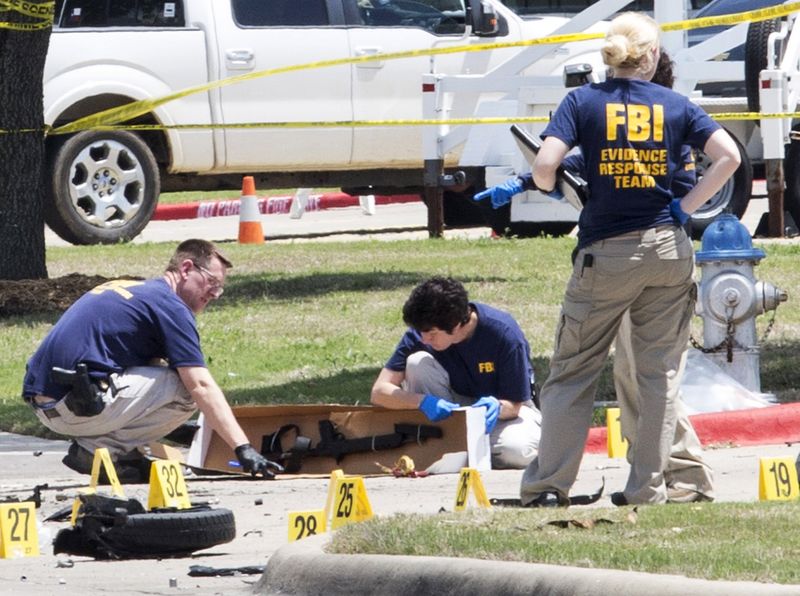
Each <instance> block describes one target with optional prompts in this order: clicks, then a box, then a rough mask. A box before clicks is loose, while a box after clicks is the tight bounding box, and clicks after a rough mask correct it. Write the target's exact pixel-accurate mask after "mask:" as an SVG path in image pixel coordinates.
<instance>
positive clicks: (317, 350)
mask: <svg viewBox="0 0 800 596" xmlns="http://www.w3.org/2000/svg"><path fill="white" fill-rule="evenodd" d="M573 244H574V240H572V239H570V238H557V239H544V238H539V239H524V240H517V239H513V240H499V241H496V240H489V239H482V240H408V241H377V240H375V241H358V242H343V243H337V242H324V243H267V244H265V245H255V246H254V245H239V244H236V243H230V244H224V245H223V246H222V248H223V250H224V251H225V252H226V254H227V255H228V256H229V258H230V259H231V260H232V261H233V262H234V265H235V266H234V268H233V269H232V270H231V273H230V275H229V278H228V283H227V285H226V289H225V294H224V295H223V297H222V299H221V300H219V301H218V302H216V303H214V304H212V305H211V306H210V307H209V308H208V310H207V311H206V312H205V313H204V314H202V315H201V316H200V317H199V320H198V321H199V327H200V335H201V339H202V345H203V349H204V351H205V353H206V356H207V359H208V363H209V368H210V370H211V372H212V374H213V375H214V377H215V378H216V379H217V381H218V382H219V383H220V385H221V386H222V388H223V389H224V391H225V392H226V395H227V396H228V398H229V400H230V401H231V402H232V403H234V404H277V403H314V402H316V403H348V404H352V403H367V402H368V400H369V390H370V387H371V386H372V382H373V381H374V378H375V376H376V375H377V373H378V371H379V370H380V368H381V366H382V365H383V363H384V362H385V361H386V359H387V358H388V356H389V355H390V353H391V352H392V350H393V348H394V346H395V344H396V342H397V340H398V339H399V337H400V335H401V333H402V331H403V329H404V326H403V324H402V318H401V313H400V309H401V306H402V304H403V302H404V301H405V299H406V298H407V297H408V294H409V292H410V290H411V288H412V287H413V286H414V285H416V284H417V283H418V282H419V281H421V280H422V279H424V278H426V277H428V276H430V275H432V274H445V275H452V276H455V277H457V278H459V279H461V280H462V281H463V282H464V283H465V285H466V287H467V289H468V290H469V292H470V294H471V297H472V298H473V299H474V300H477V301H481V302H487V303H489V304H493V305H496V306H498V307H500V308H503V309H507V310H508V311H510V312H511V313H512V314H513V315H514V316H515V317H516V318H517V320H518V321H519V322H520V324H521V326H522V328H523V330H524V331H525V333H526V335H527V336H528V339H529V341H530V344H531V350H532V354H533V357H534V369H535V372H536V374H537V377H538V378H539V379H540V380H543V379H544V378H545V377H546V375H547V370H548V360H549V356H550V354H551V350H552V342H553V333H554V330H555V326H556V320H557V317H558V313H559V307H560V303H561V299H562V296H563V291H564V285H565V283H566V280H567V278H568V276H569V270H570V265H569V254H570V251H571V250H572V247H573ZM173 249H174V245H173V244H169V243H162V244H129V245H116V246H93V247H61V248H51V249H49V250H48V253H47V266H48V271H49V274H50V276H51V277H58V276H62V275H66V274H68V273H72V272H78V273H83V274H87V275H91V274H97V275H103V276H106V277H113V276H122V275H133V276H143V277H150V276H157V275H160V273H161V272H162V270H163V267H164V265H165V264H166V262H167V260H168V259H169V257H170V255H171V253H172V251H173ZM765 250H766V251H767V255H768V256H767V258H766V259H764V261H763V262H762V264H761V265H759V267H758V268H757V270H756V274H757V277H758V278H759V279H764V280H768V281H771V282H773V283H774V284H776V285H778V286H780V287H782V288H783V289H786V290H788V291H789V292H790V295H792V296H793V295H795V294H796V292H795V291H794V290H795V289H796V288H798V286H800V284H799V283H798V282H799V281H800V280H798V277H800V268H799V267H798V266H797V263H798V256H800V254H798V253H800V246H798V245H778V244H767V245H766V246H765ZM769 316H770V315H768V316H762V317H759V320H758V328H759V334H761V333H762V332H763V331H764V329H765V328H766V325H767V320H768V318H769ZM57 318H58V315H57V314H55V313H49V314H40V315H30V316H25V317H7V318H4V319H0V336H2V338H3V342H2V343H3V358H2V359H0V429H1V430H6V431H14V432H23V433H30V434H42V433H44V430H43V429H42V427H41V425H40V424H39V423H38V421H36V419H35V418H34V416H33V415H32V414H31V413H30V412H29V411H28V409H27V408H26V407H25V406H24V404H23V403H22V401H21V400H20V398H19V395H20V387H21V380H22V376H23V373H24V369H25V362H26V361H27V359H28V358H29V357H30V355H31V354H32V353H33V351H34V350H35V349H36V347H37V345H38V344H39V342H40V341H41V340H42V338H43V337H44V336H45V334H46V333H47V331H48V330H49V328H50V327H51V325H52V324H53V323H54V321H56V320H57ZM695 325H696V329H695V335H696V336H698V337H702V333H701V327H700V320H699V319H696V321H695ZM799 342H800V306H798V305H797V304H796V302H795V301H794V300H793V299H791V298H790V301H789V302H788V303H786V304H783V305H781V307H780V308H779V309H778V314H777V318H776V322H775V325H774V327H773V329H772V332H771V334H770V338H769V341H768V342H767V343H766V344H765V346H763V350H762V373H763V374H762V387H763V388H764V390H767V391H774V392H775V393H776V394H777V395H778V397H779V398H780V399H782V400H785V401H789V400H795V399H800V396H798V392H797V388H798V387H800V367H797V365H796V354H797V347H798V343H799ZM598 399H599V400H612V399H614V395H613V383H612V382H611V377H610V365H609V366H608V367H607V370H606V371H605V373H604V375H603V377H602V379H601V382H600V387H599V390H598Z"/></svg>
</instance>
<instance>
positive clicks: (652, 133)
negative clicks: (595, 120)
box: [598, 103, 667, 188]
mask: <svg viewBox="0 0 800 596" xmlns="http://www.w3.org/2000/svg"><path fill="white" fill-rule="evenodd" d="M626 131H627V132H626ZM621 138H624V139H627V141H629V142H637V141H638V142H643V141H656V142H660V141H663V140H664V106H663V105H661V104H654V105H653V106H648V105H641V104H627V105H626V104H622V103H609V104H606V140H607V141H609V142H614V141H617V140H619V139H621ZM598 174H600V175H601V176H611V177H612V178H613V180H614V188H653V187H654V186H655V185H656V181H655V179H654V178H653V177H654V176H666V175H667V150H666V149H634V148H632V147H614V148H609V149H603V150H602V151H601V152H600V163H599V164H598Z"/></svg>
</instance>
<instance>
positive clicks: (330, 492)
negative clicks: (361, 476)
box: [325, 470, 344, 520]
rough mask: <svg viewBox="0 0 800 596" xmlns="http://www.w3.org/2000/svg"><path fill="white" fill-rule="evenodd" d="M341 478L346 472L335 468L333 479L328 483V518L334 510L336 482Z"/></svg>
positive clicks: (326, 501) (326, 515) (326, 500)
mask: <svg viewBox="0 0 800 596" xmlns="http://www.w3.org/2000/svg"><path fill="white" fill-rule="evenodd" d="M340 478H344V472H342V471H341V470H333V471H332V472H331V481H330V483H329V484H328V497H327V498H326V499H325V519H326V520H328V519H330V518H331V512H332V511H333V499H334V497H335V496H336V482H337V481H338V480H339V479H340Z"/></svg>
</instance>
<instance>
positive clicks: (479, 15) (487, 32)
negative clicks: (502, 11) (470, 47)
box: [468, 0, 500, 37]
mask: <svg viewBox="0 0 800 596" xmlns="http://www.w3.org/2000/svg"><path fill="white" fill-rule="evenodd" d="M468 11H469V19H468V22H469V25H470V27H471V28H472V32H473V33H474V34H475V35H478V36H481V37H492V36H494V35H497V33H498V31H499V30H500V27H499V21H498V18H497V12H496V11H495V9H494V7H493V6H492V5H491V4H489V3H488V2H485V1H484V0H469V3H468Z"/></svg>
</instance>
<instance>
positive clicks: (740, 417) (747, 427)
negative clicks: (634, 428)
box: [586, 403, 800, 453]
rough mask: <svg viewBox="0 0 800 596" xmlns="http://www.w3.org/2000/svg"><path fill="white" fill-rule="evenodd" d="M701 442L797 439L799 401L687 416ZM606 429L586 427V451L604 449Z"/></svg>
mask: <svg viewBox="0 0 800 596" xmlns="http://www.w3.org/2000/svg"><path fill="white" fill-rule="evenodd" d="M689 419H690V420H691V421H692V426H694V430H695V431H696V432H697V436H698V437H699V438H700V442H701V443H702V444H703V445H712V444H716V443H732V444H734V445H774V444H777V443H797V442H800V403H791V404H780V405H777V406H767V407H765V408H751V409H747V410H731V411H727V412H709V413H707V414H695V415H694V416H690V417H689ZM607 441H608V440H607V435H606V428H605V427H600V426H596V427H593V428H591V429H589V437H588V439H587V440H586V453H606V452H607V451H608V443H607Z"/></svg>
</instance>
